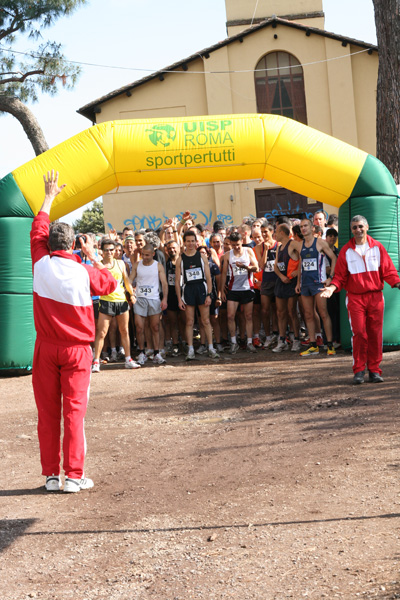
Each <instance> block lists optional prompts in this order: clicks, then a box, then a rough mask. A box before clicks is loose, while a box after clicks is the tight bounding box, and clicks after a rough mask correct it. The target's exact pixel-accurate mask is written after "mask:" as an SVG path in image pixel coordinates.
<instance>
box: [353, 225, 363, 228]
mask: <svg viewBox="0 0 400 600" xmlns="http://www.w3.org/2000/svg"><path fill="white" fill-rule="evenodd" d="M352 229H364V225H353V226H352Z"/></svg>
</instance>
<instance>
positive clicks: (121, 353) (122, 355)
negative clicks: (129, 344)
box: [117, 348, 125, 360]
mask: <svg viewBox="0 0 400 600" xmlns="http://www.w3.org/2000/svg"><path fill="white" fill-rule="evenodd" d="M117 357H118V360H124V358H125V350H124V349H123V348H120V349H119V350H118V354H117Z"/></svg>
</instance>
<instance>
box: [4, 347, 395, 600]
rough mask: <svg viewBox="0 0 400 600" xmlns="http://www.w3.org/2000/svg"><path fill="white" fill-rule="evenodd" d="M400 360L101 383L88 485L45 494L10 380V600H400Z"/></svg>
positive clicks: (92, 410) (25, 381)
mask: <svg viewBox="0 0 400 600" xmlns="http://www.w3.org/2000/svg"><path fill="white" fill-rule="evenodd" d="M399 358H400V353H399V352H391V353H386V354H385V355H384V360H383V364H382V367H383V371H384V377H385V382H384V383H383V384H379V385H373V384H365V385H363V386H356V387H354V386H352V385H351V379H352V372H351V363H352V359H351V356H350V355H349V354H345V353H344V352H340V353H338V355H337V356H336V357H332V358H331V357H329V358H328V357H326V356H325V354H324V355H323V356H320V357H318V358H306V359H304V358H301V357H299V356H297V355H293V354H289V353H284V354H278V355H276V354H273V353H272V352H271V351H259V352H258V353H257V355H256V356H252V355H251V356H250V355H248V354H245V353H243V352H241V353H239V354H237V355H235V356H234V357H230V356H224V357H223V358H221V359H220V360H219V361H214V362H212V361H211V360H209V359H206V358H204V357H200V358H199V359H198V360H197V361H195V362H194V363H189V364H187V363H185V362H184V361H183V359H182V358H181V357H180V358H174V359H170V360H169V361H168V364H167V365H165V366H159V367H157V366H155V365H152V364H147V365H146V366H145V367H143V368H142V369H140V370H137V371H127V370H125V369H124V368H123V365H122V364H116V365H107V366H106V367H104V368H103V369H102V372H101V373H100V374H98V375H94V376H93V378H92V386H91V399H90V404H89V409H88V414H87V419H86V434H87V438H88V455H87V461H86V471H87V475H88V476H89V477H92V478H93V479H94V481H95V487H94V489H93V490H90V491H86V492H80V493H79V494H63V493H61V492H60V493H53V494H49V493H46V492H45V491H44V488H43V483H44V478H43V477H42V476H41V475H40V464H39V452H38V443H37V437H36V412H35V406H34V400H33V394H32V389H31V377H30V376H25V377H19V378H17V377H15V378H2V379H0V392H1V394H0V457H1V464H2V468H1V473H0V478H1V482H0V502H1V513H0V527H1V531H0V551H1V560H0V598H1V600H23V599H25V598H40V599H41V600H67V599H68V600H69V599H74V600H94V599H107V600H117V599H118V600H148V599H157V600H191V599H196V600H197V599H205V600H216V599H228V598H229V599H235V600H247V599H257V600H272V599H274V600H275V599H276V600H284V599H287V598H293V599H295V600H300V599H302V598H313V599H319V598H326V599H328V600H330V599H333V598H344V599H346V600H347V599H353V598H379V599H385V600H389V599H394V598H400V574H399V563H400V547H399V527H400V485H399V471H400V432H399V429H398V422H399V416H400V415H399V412H400V408H399V404H398V390H399V378H400V375H399Z"/></svg>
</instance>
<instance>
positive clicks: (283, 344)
mask: <svg viewBox="0 0 400 600" xmlns="http://www.w3.org/2000/svg"><path fill="white" fill-rule="evenodd" d="M284 350H289V344H287V343H286V342H283V341H282V340H279V342H278V344H277V346H276V347H275V348H272V352H283V351H284Z"/></svg>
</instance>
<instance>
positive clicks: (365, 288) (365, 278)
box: [332, 235, 400, 294]
mask: <svg viewBox="0 0 400 600" xmlns="http://www.w3.org/2000/svg"><path fill="white" fill-rule="evenodd" d="M367 241H368V244H369V248H367V251H366V253H365V256H360V255H359V254H358V252H356V250H355V246H356V241H355V239H354V238H352V239H351V240H350V241H349V242H347V244H346V245H345V246H343V248H342V249H341V251H340V252H339V257H338V259H337V262H336V267H335V275H334V277H333V279H332V285H335V286H336V287H337V291H340V290H341V289H343V288H344V289H345V290H347V292H349V293H351V294H364V293H365V292H377V291H380V290H383V285H384V282H385V281H386V282H387V283H388V284H389V285H390V286H391V287H394V286H395V285H396V283H400V277H399V275H398V273H397V271H396V267H395V266H394V264H393V261H392V259H391V258H390V256H389V254H388V253H387V250H386V248H385V247H384V246H383V245H382V244H381V243H380V242H378V241H377V240H374V239H373V238H372V237H370V236H369V235H368V236H367Z"/></svg>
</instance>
